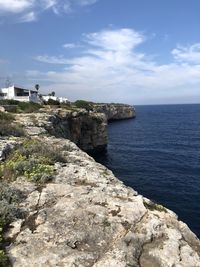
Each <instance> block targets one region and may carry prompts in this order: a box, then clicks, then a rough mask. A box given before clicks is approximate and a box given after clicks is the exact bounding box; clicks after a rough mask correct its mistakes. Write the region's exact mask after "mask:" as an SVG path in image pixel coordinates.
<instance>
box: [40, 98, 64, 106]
mask: <svg viewBox="0 0 200 267" xmlns="http://www.w3.org/2000/svg"><path fill="white" fill-rule="evenodd" d="M44 104H45V105H50V106H60V102H59V101H58V100H53V99H49V100H48V101H44Z"/></svg>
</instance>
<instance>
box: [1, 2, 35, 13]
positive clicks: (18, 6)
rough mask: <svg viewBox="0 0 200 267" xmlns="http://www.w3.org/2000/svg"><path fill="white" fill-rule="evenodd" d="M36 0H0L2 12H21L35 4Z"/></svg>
mask: <svg viewBox="0 0 200 267" xmlns="http://www.w3.org/2000/svg"><path fill="white" fill-rule="evenodd" d="M34 2H35V1H34V0H0V12H13V13H20V12H22V11H24V10H26V9H27V8H31V7H32V6H33V5H34Z"/></svg>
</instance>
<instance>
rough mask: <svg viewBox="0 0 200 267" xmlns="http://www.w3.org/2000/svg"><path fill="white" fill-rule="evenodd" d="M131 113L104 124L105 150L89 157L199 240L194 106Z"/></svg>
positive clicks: (199, 160)
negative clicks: (169, 212) (172, 215)
mask: <svg viewBox="0 0 200 267" xmlns="http://www.w3.org/2000/svg"><path fill="white" fill-rule="evenodd" d="M136 114H137V115H136V118H135V119H128V120H122V121H116V122H112V123H110V124H109V126H108V135H109V144H108V149H107V152H106V153H105V154H99V155H96V156H95V159H96V160H97V161H98V162H100V163H102V164H104V165H105V166H107V167H108V168H109V169H111V170H112V171H113V173H114V174H115V175H116V176H117V177H118V178H119V179H120V180H122V181H123V182H124V183H125V184H126V185H128V186H130V187H132V188H134V189H135V190H136V191H137V192H138V193H139V194H142V195H144V196H145V197H147V198H149V199H151V200H152V201H154V202H156V203H160V204H162V205H163V206H165V207H167V208H169V209H171V210H173V211H174V212H175V213H176V214H177V215H178V217H179V219H180V220H182V221H184V222H185V223H187V225H188V226H189V227H190V229H191V230H192V231H193V232H194V233H195V234H196V235H197V236H198V237H199V238H200V104H191V105H190V104H189V105H155V106H153V105H151V106H136Z"/></svg>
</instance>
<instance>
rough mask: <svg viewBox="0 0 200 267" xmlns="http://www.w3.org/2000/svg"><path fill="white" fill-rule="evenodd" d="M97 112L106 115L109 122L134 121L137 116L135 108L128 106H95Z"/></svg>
mask: <svg viewBox="0 0 200 267" xmlns="http://www.w3.org/2000/svg"><path fill="white" fill-rule="evenodd" d="M93 107H94V110H95V111H96V112H100V113H104V114H105V115H106V118H107V120H108V121H115V120H124V119H132V118H135V116H136V111H135V108H134V107H133V106H131V105H126V104H114V103H113V104H94V105H93Z"/></svg>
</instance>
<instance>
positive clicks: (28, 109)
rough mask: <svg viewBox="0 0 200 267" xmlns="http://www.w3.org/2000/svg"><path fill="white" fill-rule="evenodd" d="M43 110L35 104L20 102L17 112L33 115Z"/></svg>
mask: <svg viewBox="0 0 200 267" xmlns="http://www.w3.org/2000/svg"><path fill="white" fill-rule="evenodd" d="M40 108H41V105H40V104H37V103H33V102H18V104H17V111H18V112H22V113H32V112H35V111H38V110H39V109H40Z"/></svg>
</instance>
